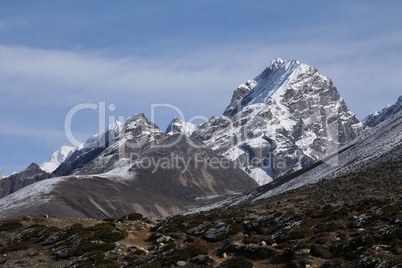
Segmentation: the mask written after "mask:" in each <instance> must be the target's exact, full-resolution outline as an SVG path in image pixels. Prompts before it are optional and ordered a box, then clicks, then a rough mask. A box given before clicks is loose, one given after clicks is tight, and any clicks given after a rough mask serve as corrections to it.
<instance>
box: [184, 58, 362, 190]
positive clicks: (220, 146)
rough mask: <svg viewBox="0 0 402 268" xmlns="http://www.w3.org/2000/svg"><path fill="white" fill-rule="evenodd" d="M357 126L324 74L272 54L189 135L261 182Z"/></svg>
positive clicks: (319, 154) (300, 164) (340, 140)
mask: <svg viewBox="0 0 402 268" xmlns="http://www.w3.org/2000/svg"><path fill="white" fill-rule="evenodd" d="M362 129H363V124H362V123H361V122H360V121H359V120H358V119H357V118H356V116H355V115H354V114H353V113H352V112H350V111H349V109H348V107H347V106H346V104H345V102H344V100H343V99H342V98H341V97H340V95H339V93H338V91H337V89H336V88H335V86H334V85H333V83H332V81H331V79H330V78H328V77H326V76H324V75H322V74H320V73H319V72H318V70H317V69H316V68H314V67H311V66H308V65H306V64H303V63H300V62H298V61H295V60H293V61H283V60H281V59H277V60H275V61H273V62H271V64H270V65H269V66H268V67H267V68H266V69H265V70H264V71H263V72H262V73H261V74H260V75H258V76H257V77H256V78H254V79H253V80H249V81H247V82H246V83H245V84H241V85H240V86H239V87H238V88H237V89H236V90H235V92H234V94H233V97H232V100H231V102H230V104H229V106H228V107H227V108H226V110H225V111H224V113H223V115H221V116H220V117H219V118H215V117H212V118H211V119H210V120H209V122H207V123H204V124H203V125H201V126H200V127H199V128H198V129H197V130H196V131H194V132H193V134H192V137H196V138H199V139H201V140H202V141H204V142H205V143H206V144H208V145H209V146H211V148H212V149H213V150H215V151H216V152H218V153H221V154H222V155H224V156H226V157H228V158H230V159H231V160H236V161H238V162H239V163H241V165H242V166H243V169H244V170H245V171H246V172H248V174H249V175H250V176H251V177H253V178H254V179H255V180H256V181H257V182H258V183H259V184H260V185H263V184H266V183H268V182H270V181H272V180H273V179H276V178H279V177H281V176H284V175H286V174H289V173H291V172H293V171H296V170H300V169H302V168H304V167H306V166H308V165H310V164H312V163H313V162H315V161H317V160H319V159H322V158H324V157H325V156H327V155H329V154H330V153H332V152H335V151H337V150H338V148H339V147H340V146H342V145H344V144H346V143H348V142H350V141H351V140H353V139H354V138H356V137H357V136H358V135H359V134H360V133H361V131H362Z"/></svg>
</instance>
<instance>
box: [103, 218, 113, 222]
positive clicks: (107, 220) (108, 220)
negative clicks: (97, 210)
mask: <svg viewBox="0 0 402 268" xmlns="http://www.w3.org/2000/svg"><path fill="white" fill-rule="evenodd" d="M103 221H105V222H115V221H116V220H115V219H114V218H105V219H103Z"/></svg>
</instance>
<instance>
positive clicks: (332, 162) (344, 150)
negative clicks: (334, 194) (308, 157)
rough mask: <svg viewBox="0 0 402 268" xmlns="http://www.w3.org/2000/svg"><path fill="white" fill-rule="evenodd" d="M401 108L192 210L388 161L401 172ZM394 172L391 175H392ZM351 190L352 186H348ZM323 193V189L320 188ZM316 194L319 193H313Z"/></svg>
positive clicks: (238, 201) (253, 197) (246, 200)
mask: <svg viewBox="0 0 402 268" xmlns="http://www.w3.org/2000/svg"><path fill="white" fill-rule="evenodd" d="M401 133H402V111H400V112H398V113H396V114H395V115H394V116H393V117H392V118H390V119H389V120H386V121H384V122H382V123H380V124H379V125H377V126H375V127H373V128H371V129H367V130H366V131H365V132H364V133H363V134H362V135H360V136H359V137H358V138H356V139H355V140H354V141H352V142H350V143H348V144H346V145H345V146H343V147H341V148H340V150H339V151H337V152H335V153H333V154H331V155H329V156H327V157H326V158H324V159H322V160H320V161H317V162H315V163H314V164H312V165H310V166H309V167H307V168H305V169H303V170H299V171H296V172H294V173H292V174H290V175H288V176H284V177H282V178H279V179H278V180H276V181H273V182H271V183H268V184H266V185H264V186H261V187H259V188H257V189H256V190H253V191H251V192H249V193H247V194H245V195H239V196H235V197H233V198H230V199H227V200H224V201H221V202H217V203H215V204H214V205H212V206H207V207H203V208H196V209H194V210H191V211H202V210H210V209H211V208H215V207H227V206H230V205H235V204H249V203H252V202H254V201H258V200H264V199H266V198H271V197H273V196H276V195H278V194H282V193H287V192H291V191H293V190H295V189H299V188H301V187H304V186H306V185H316V184H317V183H320V182H323V181H329V180H333V179H337V178H343V177H345V176H350V177H353V176H354V175H356V174H359V173H367V172H368V170H375V169H376V168H378V167H380V168H379V169H381V170H382V169H386V167H384V165H388V166H389V167H388V168H390V169H392V170H393V171H392V172H393V173H395V172H396V174H394V175H397V176H400V172H401V170H400V169H399V168H395V167H393V166H396V167H399V166H400V165H401V164H402V134H401ZM394 175H393V176H394ZM384 176H387V175H385V174H379V173H377V172H374V175H372V177H373V178H372V180H373V181H374V179H375V178H376V179H378V180H381V178H382V177H384ZM351 189H352V190H353V187H351ZM323 195H325V192H323ZM316 197H317V198H318V196H316Z"/></svg>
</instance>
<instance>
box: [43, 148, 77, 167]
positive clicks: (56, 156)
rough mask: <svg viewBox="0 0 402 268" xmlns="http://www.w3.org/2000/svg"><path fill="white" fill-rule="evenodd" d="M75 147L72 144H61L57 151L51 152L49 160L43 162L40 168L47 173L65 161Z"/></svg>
mask: <svg viewBox="0 0 402 268" xmlns="http://www.w3.org/2000/svg"><path fill="white" fill-rule="evenodd" d="M76 149H77V147H72V146H62V147H60V149H58V150H57V151H55V152H53V154H52V155H51V156H50V159H49V161H46V162H43V163H42V165H40V168H41V169H42V170H44V171H46V172H48V173H51V172H53V171H54V170H55V169H56V168H57V167H58V166H60V164H61V163H63V162H64V161H66V160H67V159H68V158H69V157H70V156H71V155H72V154H73V153H74V152H75V150H76Z"/></svg>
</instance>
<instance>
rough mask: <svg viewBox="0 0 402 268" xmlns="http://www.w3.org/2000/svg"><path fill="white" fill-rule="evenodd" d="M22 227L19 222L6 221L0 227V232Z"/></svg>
mask: <svg viewBox="0 0 402 268" xmlns="http://www.w3.org/2000/svg"><path fill="white" fill-rule="evenodd" d="M22 227H24V225H23V224H22V223H20V222H19V221H7V222H4V223H3V224H1V225H0V231H14V230H17V229H19V228H22Z"/></svg>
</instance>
